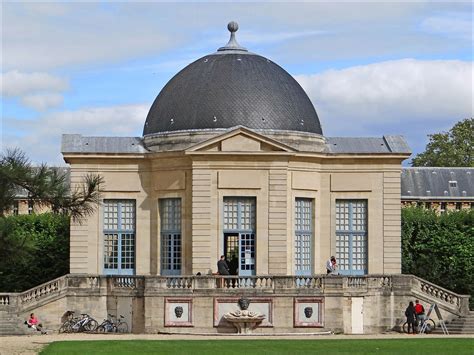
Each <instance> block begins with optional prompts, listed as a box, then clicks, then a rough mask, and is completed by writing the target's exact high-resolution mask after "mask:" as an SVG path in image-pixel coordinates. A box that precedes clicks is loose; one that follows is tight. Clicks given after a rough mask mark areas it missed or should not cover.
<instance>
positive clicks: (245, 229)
mask: <svg viewBox="0 0 474 355" xmlns="http://www.w3.org/2000/svg"><path fill="white" fill-rule="evenodd" d="M255 217H256V210H255V198H248V197H246V198H237V197H225V198H224V220H223V230H224V253H223V254H224V255H225V256H226V259H227V263H228V265H229V271H230V274H231V275H240V276H252V275H255V271H256V248H255V246H256V237H255V219H256V218H255Z"/></svg>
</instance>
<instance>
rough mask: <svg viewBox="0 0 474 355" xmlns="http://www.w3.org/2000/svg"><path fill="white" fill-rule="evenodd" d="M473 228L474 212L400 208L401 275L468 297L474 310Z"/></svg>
mask: <svg viewBox="0 0 474 355" xmlns="http://www.w3.org/2000/svg"><path fill="white" fill-rule="evenodd" d="M473 226H474V210H460V211H451V212H448V213H444V214H441V215H437V214H436V212H435V211H433V210H427V209H424V208H419V207H405V208H402V272H403V273H404V274H413V275H416V276H419V277H421V278H423V279H425V280H428V281H430V282H433V283H435V284H437V285H440V286H442V287H445V288H447V289H449V290H452V291H454V292H456V293H459V294H470V295H471V299H470V302H471V307H474V228H473Z"/></svg>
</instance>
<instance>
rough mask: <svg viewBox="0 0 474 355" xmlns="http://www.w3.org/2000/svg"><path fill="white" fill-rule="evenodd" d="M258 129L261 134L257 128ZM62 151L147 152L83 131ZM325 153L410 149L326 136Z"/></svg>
mask: <svg viewBox="0 0 474 355" xmlns="http://www.w3.org/2000/svg"><path fill="white" fill-rule="evenodd" d="M223 132H226V131H223ZM256 132H257V133H258V131H256ZM216 133H217V132H216ZM61 152H62V153H63V154H67V153H80V154H87V153H98V154H101V153H109V154H142V153H147V152H148V150H147V149H146V148H145V146H144V144H143V139H142V138H140V137H86V136H82V135H80V134H63V137H62V144H61ZM323 153H328V154H410V153H411V151H410V148H409V147H408V145H407V143H406V141H405V139H404V138H403V137H402V136H384V137H382V138H373V137H364V138H360V137H357V138H353V137H326V149H325V150H324V151H323Z"/></svg>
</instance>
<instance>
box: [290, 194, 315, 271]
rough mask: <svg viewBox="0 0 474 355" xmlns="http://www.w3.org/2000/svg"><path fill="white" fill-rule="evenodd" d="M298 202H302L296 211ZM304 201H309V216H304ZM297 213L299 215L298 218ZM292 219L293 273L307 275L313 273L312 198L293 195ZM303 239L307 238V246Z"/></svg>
mask: <svg viewBox="0 0 474 355" xmlns="http://www.w3.org/2000/svg"><path fill="white" fill-rule="evenodd" d="M299 202H300V203H301V204H302V206H301V208H302V211H300V212H299V211H298V210H299V206H298V203H299ZM304 203H309V212H308V214H309V218H308V217H305V216H304V214H305V213H304V208H305V206H304ZM298 215H300V216H301V217H300V218H299V217H298ZM294 219H295V221H294V236H293V237H294V240H293V243H294V244H293V266H294V270H295V275H297V276H309V275H312V273H313V262H314V255H313V254H314V251H313V250H314V228H313V224H314V199H312V198H307V197H295V210H294ZM305 220H306V221H305ZM305 237H306V238H305ZM304 239H309V246H308V245H306V246H305V245H304V243H308V240H306V241H305V240H304ZM302 244H303V245H302ZM305 248H309V252H308V254H309V258H305V254H306V253H304V249H305ZM305 261H306V262H305Z"/></svg>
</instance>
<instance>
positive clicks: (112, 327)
mask: <svg viewBox="0 0 474 355" xmlns="http://www.w3.org/2000/svg"><path fill="white" fill-rule="evenodd" d="M108 316H109V318H108V319H104V321H103V322H102V324H101V325H99V326H98V327H97V331H98V332H100V333H128V324H127V322H125V321H124V320H123V319H124V318H125V317H124V316H122V315H120V317H119V318H117V320H116V321H114V320H113V319H114V318H115V317H114V316H113V315H112V314H109V315H108Z"/></svg>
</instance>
